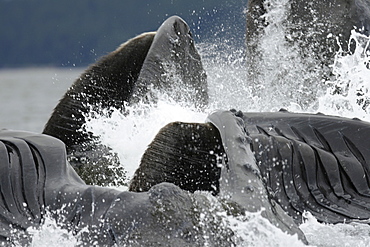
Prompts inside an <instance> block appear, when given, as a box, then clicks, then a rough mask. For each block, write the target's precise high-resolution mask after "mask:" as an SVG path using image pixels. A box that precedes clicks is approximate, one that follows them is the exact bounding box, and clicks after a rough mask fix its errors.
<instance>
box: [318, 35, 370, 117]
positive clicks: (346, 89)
mask: <svg viewBox="0 0 370 247" xmlns="http://www.w3.org/2000/svg"><path fill="white" fill-rule="evenodd" d="M349 44H350V46H351V47H354V51H353V52H349V51H350V50H351V47H347V48H346V49H342V47H341V48H340V50H339V51H338V53H337V56H336V58H335V62H334V65H333V74H334V75H335V79H334V80H332V81H327V82H326V84H327V85H328V86H329V87H328V89H327V91H326V93H325V95H324V96H322V97H320V98H319V99H318V102H319V111H321V112H323V113H327V114H332V115H340V116H345V117H357V118H360V119H364V120H368V121H369V120H370V115H369V113H370V107H369V105H370V70H369V62H370V52H369V44H370V37H368V36H366V35H363V34H361V33H358V32H356V31H355V30H352V32H351V37H350V42H349Z"/></svg>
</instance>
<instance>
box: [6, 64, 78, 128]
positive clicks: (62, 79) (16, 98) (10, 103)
mask: <svg viewBox="0 0 370 247" xmlns="http://www.w3.org/2000/svg"><path fill="white" fill-rule="evenodd" d="M81 71H83V69H80V68H27V69H0V105H1V107H0V128H1V129H4V128H5V129H14V130H27V131H32V132H38V133H40V132H42V129H43V127H44V125H45V123H46V121H47V120H48V119H49V117H50V114H51V112H52V111H53V109H54V107H55V106H56V104H57V102H58V101H59V99H60V98H61V97H62V95H63V94H64V93H65V92H66V90H67V89H68V88H69V87H70V86H71V85H72V83H73V81H74V80H75V79H76V78H77V77H78V76H79V74H80V73H81Z"/></svg>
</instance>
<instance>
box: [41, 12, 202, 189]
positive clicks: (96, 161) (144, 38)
mask: <svg viewBox="0 0 370 247" xmlns="http://www.w3.org/2000/svg"><path fill="white" fill-rule="evenodd" d="M171 77H173V78H171ZM184 91H186V92H187V93H184ZM158 94H161V95H163V94H165V95H167V96H168V98H170V99H173V100H175V101H176V102H179V101H186V102H188V103H190V104H194V106H195V107H197V108H199V109H202V108H204V107H205V106H206V105H207V103H208V94H207V82H206V73H205V71H204V69H203V66H202V62H201V59H200V56H199V54H198V52H197V50H196V48H195V44H194V40H193V38H192V35H191V32H190V29H189V26H188V25H187V24H186V23H185V21H184V20H182V19H181V18H180V17H177V16H173V17H170V18H168V19H167V20H166V21H165V22H164V23H163V24H162V25H161V26H160V27H159V29H158V30H157V31H156V32H150V33H144V34H141V35H139V36H137V37H135V38H133V39H131V40H129V41H127V42H125V43H123V44H122V45H121V46H120V47H118V48H117V49H116V50H115V51H113V52H111V53H109V54H108V55H106V56H105V57H103V58H101V59H100V60H99V61H98V62H96V63H95V64H93V65H92V66H90V67H89V68H88V69H87V70H86V71H85V72H84V73H83V74H82V75H81V76H80V77H79V78H78V79H77V80H76V81H75V82H74V83H73V85H72V86H71V87H70V88H69V89H68V91H67V92H66V93H65V95H64V96H63V97H62V99H61V100H60V102H59V104H58V105H57V106H56V107H55V109H54V111H53V113H52V115H51V117H50V118H49V120H48V122H47V123H46V125H45V128H44V130H43V133H44V134H48V135H51V136H54V137H56V138H58V139H60V140H62V141H63V142H64V143H65V144H66V147H67V154H68V159H69V161H70V162H71V164H72V166H73V167H74V168H75V169H76V171H77V172H78V174H79V175H80V176H81V177H82V178H83V179H84V181H86V182H87V183H89V184H97V185H122V183H123V180H124V179H122V180H117V177H121V178H124V176H125V173H124V171H123V169H122V167H121V166H120V164H119V161H118V160H117V157H114V156H112V155H111V152H110V150H109V149H108V148H107V147H105V146H102V145H99V144H98V143H96V141H95V139H96V138H94V136H92V135H91V133H88V132H87V131H84V124H85V116H86V114H88V113H89V112H90V111H91V110H96V111H99V110H100V109H110V108H116V109H121V110H122V111H123V112H124V111H125V109H124V108H125V105H126V106H127V105H133V104H138V103H141V104H143V103H155V102H156V97H157V95H158ZM190 95H191V96H190ZM107 157H109V158H107ZM108 165H109V166H110V168H109V169H107V166H108ZM102 174H104V175H103V176H102ZM117 181H118V182H117Z"/></svg>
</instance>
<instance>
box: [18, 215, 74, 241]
mask: <svg viewBox="0 0 370 247" xmlns="http://www.w3.org/2000/svg"><path fill="white" fill-rule="evenodd" d="M27 233H28V234H29V235H30V236H31V237H32V242H31V244H30V246H32V247H50V246H64V247H74V246H78V245H79V244H80V242H79V240H78V238H79V237H78V235H77V236H75V235H73V234H72V233H71V232H69V231H68V230H66V229H63V228H61V227H60V226H59V225H58V224H57V222H56V221H55V219H53V218H52V217H51V216H50V215H46V216H45V217H44V218H43V223H42V224H41V225H40V227H38V228H29V229H27ZM16 246H17V245H16ZM18 246H19V247H20V246H22V245H18Z"/></svg>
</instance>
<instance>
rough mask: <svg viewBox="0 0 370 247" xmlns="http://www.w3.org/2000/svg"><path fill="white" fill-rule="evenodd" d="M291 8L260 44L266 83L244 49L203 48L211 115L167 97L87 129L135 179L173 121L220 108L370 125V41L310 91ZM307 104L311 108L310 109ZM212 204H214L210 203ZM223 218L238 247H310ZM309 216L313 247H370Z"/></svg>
mask: <svg viewBox="0 0 370 247" xmlns="http://www.w3.org/2000/svg"><path fill="white" fill-rule="evenodd" d="M285 2H286V1H279V3H278V2H276V3H275V4H277V5H278V8H276V9H275V11H273V12H271V13H270V15H269V16H267V18H271V20H272V22H274V23H275V25H273V26H270V27H269V30H266V35H265V36H266V37H264V39H263V40H262V41H261V42H263V43H262V44H261V45H262V47H264V49H265V52H264V53H263V54H264V57H262V58H261V59H262V62H263V64H264V66H265V68H266V70H265V71H264V72H263V73H262V76H263V78H264V79H263V80H262V81H263V83H259V84H253V83H249V82H248V80H247V76H246V70H245V58H244V51H243V49H239V48H235V47H233V46H226V45H225V43H223V44H220V43H209V42H207V43H202V44H199V45H198V49H199V51H200V53H201V55H202V59H203V64H204V67H205V69H206V71H207V75H208V83H209V95H210V106H209V109H207V110H205V111H199V110H197V109H194V108H191V107H189V106H188V104H186V102H185V103H184V102H183V103H181V102H180V103H179V102H173V101H171V100H170V99H168V98H160V100H159V102H158V103H157V104H156V105H155V106H153V105H140V106H132V107H127V108H126V110H127V111H128V112H129V114H125V115H124V114H122V113H121V112H120V111H119V110H114V112H113V114H111V115H110V116H109V117H107V115H104V114H103V115H96V114H95V113H92V114H91V115H90V116H88V117H87V118H88V122H87V125H86V126H85V127H86V129H87V130H88V131H91V132H93V133H94V134H95V135H96V136H99V137H100V140H101V142H102V143H103V144H105V145H107V146H109V147H111V148H112V149H113V150H114V151H115V152H116V153H117V154H118V155H119V158H120V161H121V163H122V165H123V166H124V167H125V169H126V170H127V172H128V175H129V177H128V179H130V178H131V177H132V175H133V173H134V171H135V170H136V169H137V167H138V165H139V162H140V158H141V155H142V154H143V152H144V151H145V149H146V147H147V145H148V144H149V143H150V142H151V140H152V139H153V138H154V136H155V134H156V133H157V132H158V131H159V130H160V128H161V127H163V126H164V125H166V124H167V123H170V122H173V121H185V122H204V120H205V119H206V117H207V115H208V114H209V113H210V112H211V111H212V110H214V109H231V108H235V109H238V110H242V111H245V112H247V111H276V110H279V109H280V108H282V107H283V108H286V109H288V110H289V111H292V112H302V111H305V112H318V111H319V112H322V113H325V114H330V115H339V116H343V117H357V118H360V119H363V120H367V121H370V106H369V105H370V70H369V69H368V67H369V59H370V54H368V52H367V48H368V46H369V42H370V38H369V37H367V36H364V35H362V34H359V33H356V32H355V31H353V32H352V36H351V40H353V41H354V42H355V44H356V49H355V51H354V52H353V53H351V54H349V55H348V54H347V55H344V53H343V52H342V51H343V50H346V49H347V48H346V47H342V49H341V50H339V51H338V55H337V57H336V59H335V63H334V64H333V68H332V69H333V74H334V78H333V79H331V80H330V81H326V82H323V81H317V83H314V84H305V79H306V78H309V77H315V75H312V74H309V73H306V71H305V66H306V65H307V61H301V58H299V57H298V56H297V54H296V50H295V48H294V47H288V46H287V44H286V43H285V41H284V38H283V36H282V32H283V31H284V30H283V27H282V26H281V25H282V24H281V23H282V22H283V18H284V16H285V15H284V11H287V10H286V8H285V7H286V6H285V5H284V3H285ZM333 38H335V37H333ZM272 41H274V42H272ZM272 44H274V45H272ZM225 46H226V47H225ZM220 47H221V48H222V52H220V49H221V48H220ZM292 60H293V61H294V64H293V65H294V66H292ZM282 78H283V79H282ZM169 83H171V82H169ZM312 97H314V99H312ZM307 101H310V102H311V104H310V106H309V107H307V104H306V102H307ZM121 189H125V188H121ZM209 199H210V200H211V201H212V200H214V199H213V198H211V196H209ZM222 217H223V219H224V222H225V224H227V225H228V226H229V227H230V228H231V229H232V230H233V231H234V233H235V240H236V243H237V245H238V246H304V244H303V243H302V242H300V241H299V240H298V238H297V237H296V236H290V235H287V234H285V233H283V232H282V231H281V230H280V229H278V228H276V227H274V226H273V225H271V224H270V223H269V222H268V221H267V220H266V219H264V218H263V217H261V215H260V213H249V214H247V215H245V216H242V217H237V218H235V217H232V216H227V215H226V213H225V214H224V215H222ZM304 217H305V222H304V223H303V224H302V225H301V226H300V228H301V229H302V231H303V232H304V233H305V235H306V237H307V240H308V241H309V243H310V245H312V246H351V247H360V246H370V226H369V225H367V224H360V223H351V224H336V225H330V224H321V223H318V222H317V221H316V220H315V218H314V217H313V216H312V215H310V214H309V213H307V214H306V215H305V216H304ZM31 231H33V234H34V239H33V245H34V246H46V245H48V246H50V245H56V244H55V242H49V241H52V240H53V239H58V241H59V242H58V245H59V244H60V243H63V245H64V246H74V245H75V244H76V243H77V242H78V236H77V237H73V236H72V235H71V234H69V233H67V232H65V231H63V230H61V229H60V228H59V227H58V226H57V225H55V224H54V223H53V222H50V221H49V220H48V219H47V220H46V221H45V224H44V226H43V227H42V228H41V229H40V230H32V229H31ZM43 243H47V244H46V245H45V244H43Z"/></svg>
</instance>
